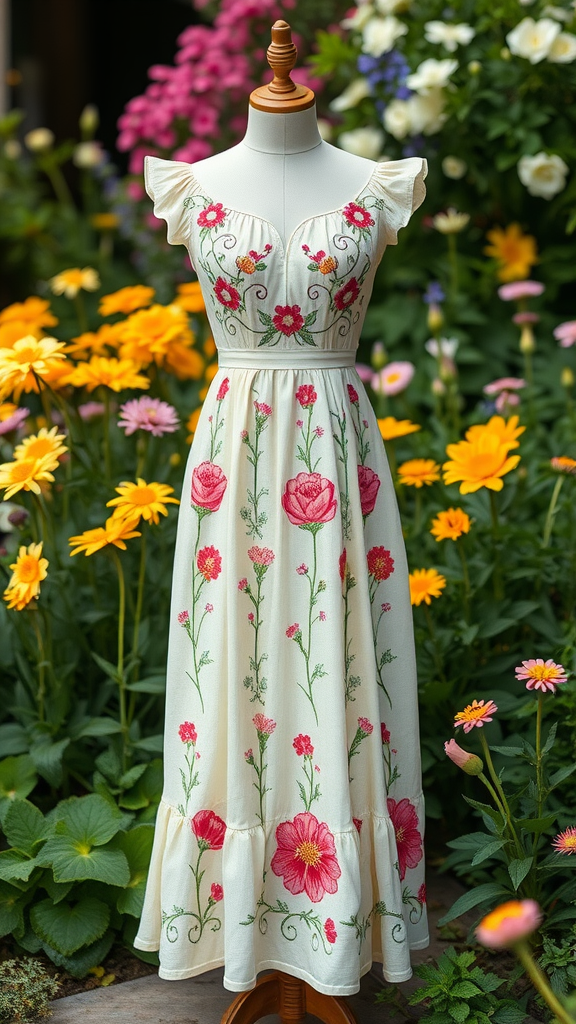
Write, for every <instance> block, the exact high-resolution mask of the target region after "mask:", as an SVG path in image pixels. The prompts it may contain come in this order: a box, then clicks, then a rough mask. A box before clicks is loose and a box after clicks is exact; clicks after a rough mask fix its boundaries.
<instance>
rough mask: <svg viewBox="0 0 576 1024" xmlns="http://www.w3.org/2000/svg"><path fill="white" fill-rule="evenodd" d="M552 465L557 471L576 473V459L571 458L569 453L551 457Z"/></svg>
mask: <svg viewBox="0 0 576 1024" xmlns="http://www.w3.org/2000/svg"><path fill="white" fill-rule="evenodd" d="M550 465H551V466H552V469H555V470H556V472H557V473H570V474H572V475H574V474H576V459H571V458H569V456H568V455H555V456H554V458H552V459H550Z"/></svg>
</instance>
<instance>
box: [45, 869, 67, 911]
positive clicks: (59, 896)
mask: <svg viewBox="0 0 576 1024" xmlns="http://www.w3.org/2000/svg"><path fill="white" fill-rule="evenodd" d="M40 886H41V888H42V889H46V892H47V893H48V895H49V897H50V899H51V900H52V902H53V903H60V901H61V900H65V899H66V897H67V895H68V893H69V892H70V890H71V889H72V888H73V886H74V882H55V881H54V876H53V874H52V872H51V871H50V869H47V870H46V871H45V872H44V874H43V876H42V880H41V882H40Z"/></svg>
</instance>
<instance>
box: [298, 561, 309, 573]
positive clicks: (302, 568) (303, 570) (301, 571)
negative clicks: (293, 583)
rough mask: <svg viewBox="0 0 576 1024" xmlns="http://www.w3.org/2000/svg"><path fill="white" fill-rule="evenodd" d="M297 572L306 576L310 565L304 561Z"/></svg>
mask: <svg viewBox="0 0 576 1024" xmlns="http://www.w3.org/2000/svg"><path fill="white" fill-rule="evenodd" d="M296 572H297V573H298V575H299V576H305V575H306V573H307V572H308V566H307V565H306V564H305V563H304V562H302V564H301V565H299V566H298V567H297V568H296Z"/></svg>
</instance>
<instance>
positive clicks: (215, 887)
mask: <svg viewBox="0 0 576 1024" xmlns="http://www.w3.org/2000/svg"><path fill="white" fill-rule="evenodd" d="M210 899H211V900H213V901H214V903H219V902H220V900H222V899H224V889H223V888H222V886H221V885H219V884H218V882H212V885H211V886H210Z"/></svg>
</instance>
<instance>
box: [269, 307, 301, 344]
mask: <svg viewBox="0 0 576 1024" xmlns="http://www.w3.org/2000/svg"><path fill="white" fill-rule="evenodd" d="M274 312H275V313H276V316H274V317H272V323H273V324H274V327H275V328H276V330H277V331H280V333H281V334H285V335H286V337H288V338H289V337H291V335H292V334H297V333H298V331H300V330H301V329H302V327H303V326H304V317H303V316H302V314H301V312H300V306H275V307H274Z"/></svg>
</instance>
